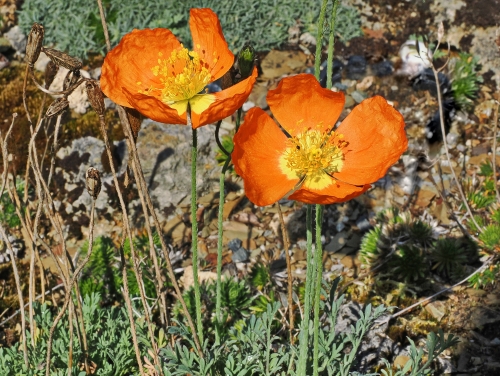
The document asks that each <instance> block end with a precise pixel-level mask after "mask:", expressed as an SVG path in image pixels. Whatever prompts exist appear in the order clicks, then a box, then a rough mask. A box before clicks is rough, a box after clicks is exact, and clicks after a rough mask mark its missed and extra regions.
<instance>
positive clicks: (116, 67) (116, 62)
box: [101, 29, 181, 107]
mask: <svg viewBox="0 0 500 376" xmlns="http://www.w3.org/2000/svg"><path fill="white" fill-rule="evenodd" d="M180 46H181V44H180V43H179V41H178V40H177V38H176V37H175V36H174V34H172V32H171V31H170V30H167V29H144V30H133V31H132V32H130V33H128V34H126V35H125V36H124V37H123V38H122V39H121V41H120V43H118V45H117V46H116V47H115V48H113V49H112V50H111V51H110V52H109V53H108V54H107V55H106V58H105V59H104V64H103V66H102V74H101V90H102V91H103V93H104V94H106V96H107V97H108V98H109V99H111V100H112V101H113V102H115V103H117V104H119V105H121V106H126V107H132V104H131V103H130V102H129V101H128V98H127V95H126V94H125V93H124V92H123V91H122V87H125V88H126V89H127V90H128V92H130V93H133V94H135V93H137V92H138V91H139V90H144V89H147V88H149V87H151V86H152V85H155V86H161V82H160V81H159V79H158V77H156V76H155V75H154V74H153V71H152V68H153V67H154V66H155V65H157V64H158V53H160V52H161V53H162V54H163V56H166V57H168V56H170V53H171V51H173V50H175V49H178V48H180Z"/></svg>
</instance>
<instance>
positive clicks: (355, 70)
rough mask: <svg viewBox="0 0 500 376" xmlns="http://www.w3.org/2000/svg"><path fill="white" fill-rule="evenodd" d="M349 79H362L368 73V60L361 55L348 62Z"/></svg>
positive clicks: (354, 56) (350, 58)
mask: <svg viewBox="0 0 500 376" xmlns="http://www.w3.org/2000/svg"><path fill="white" fill-rule="evenodd" d="M346 70H347V78H350V79H352V80H359V79H361V78H362V77H363V76H364V74H365V72H366V59H365V58H364V57H363V56H360V55H353V56H351V57H349V60H348V61H347V69H346Z"/></svg>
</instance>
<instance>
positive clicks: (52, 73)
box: [45, 60, 59, 89]
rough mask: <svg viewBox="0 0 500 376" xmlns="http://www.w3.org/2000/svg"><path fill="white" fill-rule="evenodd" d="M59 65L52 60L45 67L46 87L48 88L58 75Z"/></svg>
mask: <svg viewBox="0 0 500 376" xmlns="http://www.w3.org/2000/svg"><path fill="white" fill-rule="evenodd" d="M58 70H59V67H58V66H57V65H56V64H55V63H54V62H53V61H52V60H51V61H49V63H48V64H47V66H46V67H45V88H46V89H48V88H49V87H50V85H52V82H54V78H55V77H56V74H57V71H58Z"/></svg>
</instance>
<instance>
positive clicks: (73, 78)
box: [63, 70, 81, 90]
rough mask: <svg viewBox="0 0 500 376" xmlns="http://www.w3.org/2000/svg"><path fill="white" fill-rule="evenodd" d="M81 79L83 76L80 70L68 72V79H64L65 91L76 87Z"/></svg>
mask: <svg viewBox="0 0 500 376" xmlns="http://www.w3.org/2000/svg"><path fill="white" fill-rule="evenodd" d="M80 77H81V75H80V71H79V70H75V71H68V73H67V74H66V77H64V81H63V90H68V89H69V88H70V87H72V86H73V85H75V84H76V83H77V82H78V80H79V79H80Z"/></svg>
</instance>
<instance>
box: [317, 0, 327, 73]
mask: <svg viewBox="0 0 500 376" xmlns="http://www.w3.org/2000/svg"><path fill="white" fill-rule="evenodd" d="M327 4H328V0H323V4H321V11H320V13H319V20H318V35H317V36H316V54H315V60H314V76H315V77H316V79H317V80H318V81H319V71H320V69H321V50H322V47H323V27H324V25H325V17H326V5H327Z"/></svg>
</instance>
